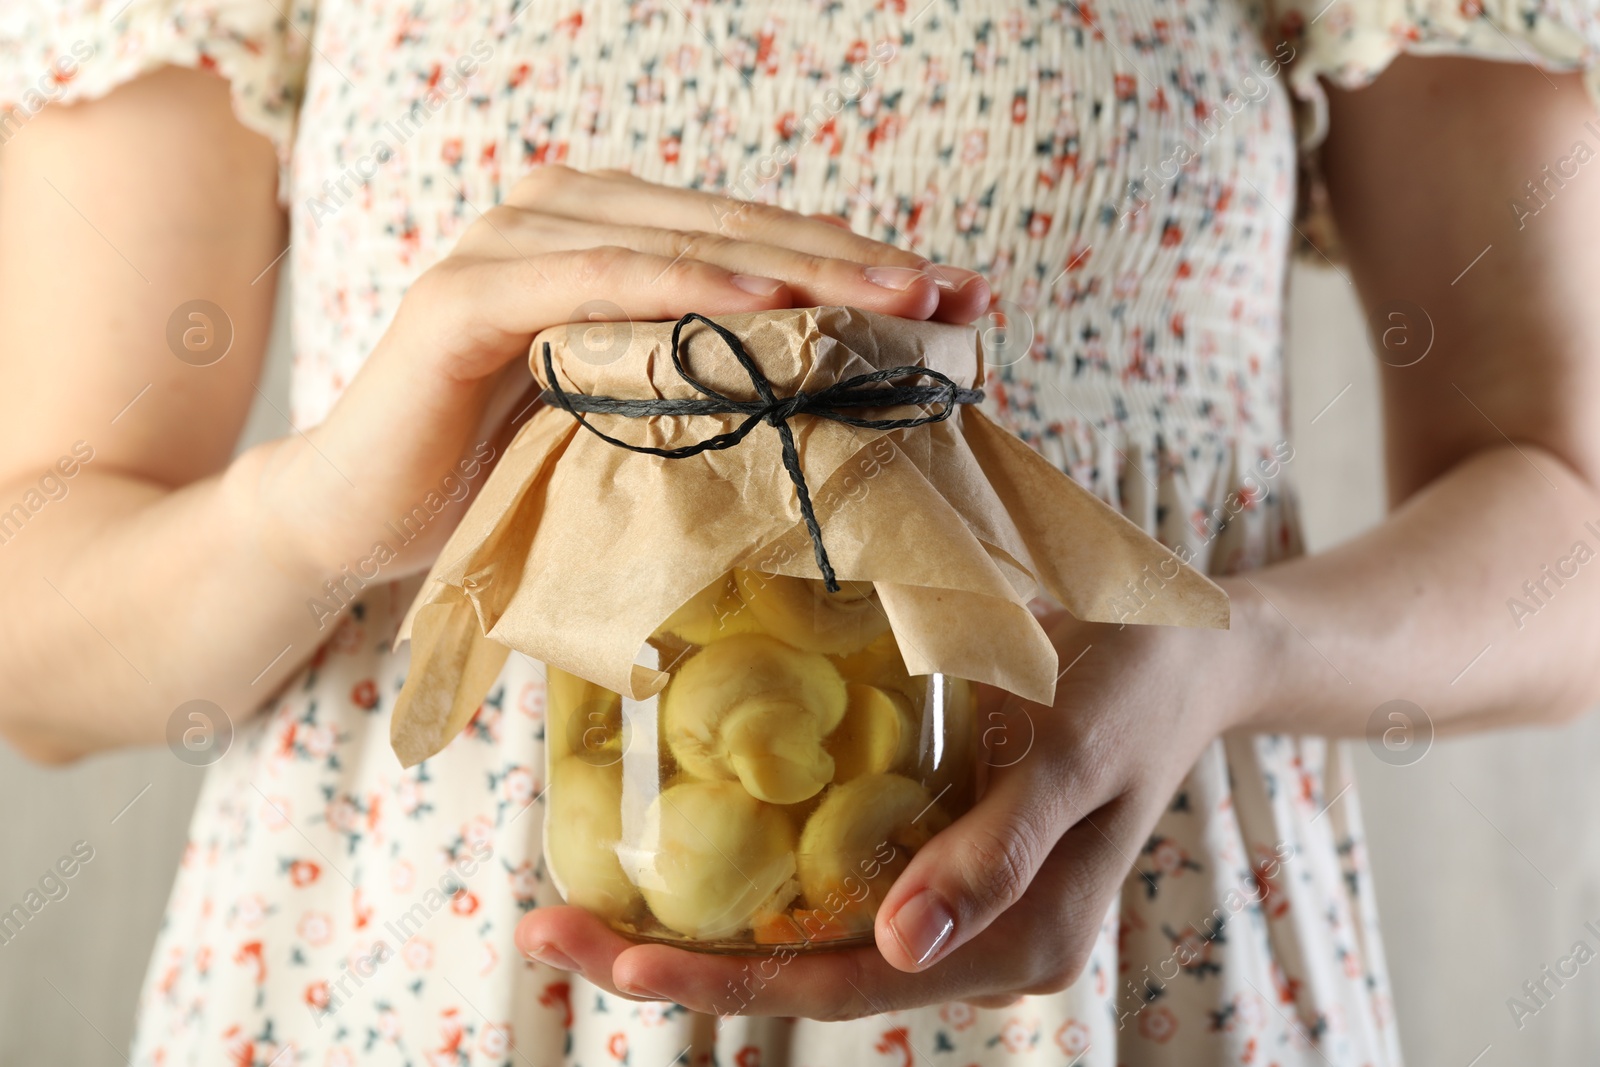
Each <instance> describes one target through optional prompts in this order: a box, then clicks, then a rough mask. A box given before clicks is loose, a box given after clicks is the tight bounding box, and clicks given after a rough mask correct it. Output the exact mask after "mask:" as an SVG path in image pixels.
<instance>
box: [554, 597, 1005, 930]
mask: <svg viewBox="0 0 1600 1067" xmlns="http://www.w3.org/2000/svg"><path fill="white" fill-rule="evenodd" d="M644 661H646V662H647V665H648V666H651V667H654V668H656V669H658V670H661V671H664V672H665V673H667V674H668V675H669V677H670V680H669V681H668V683H667V686H666V688H665V689H663V690H662V691H661V692H660V694H658V695H657V696H655V697H652V698H650V699H648V700H642V701H633V700H624V699H623V698H622V697H621V696H619V695H618V694H616V693H614V692H611V691H610V690H607V689H603V688H601V687H600V686H598V685H594V684H592V683H590V682H587V681H585V680H584V679H582V678H579V677H577V676H575V675H572V674H568V673H567V672H565V671H562V670H559V669H557V668H555V667H551V668H549V675H548V679H549V686H548V700H547V702H546V706H547V709H548V710H547V719H546V726H545V750H546V753H547V757H546V758H547V760H548V764H547V777H546V782H547V783H548V786H549V791H548V793H547V794H546V798H545V855H546V861H547V866H548V869H549V871H550V875H551V877H552V879H553V881H554V883H555V885H556V888H557V889H558V890H559V891H560V892H561V895H562V897H563V899H564V900H566V901H567V902H568V903H569V904H576V905H579V906H581V907H584V908H586V909H588V910H589V911H591V912H593V913H594V914H596V915H598V916H599V917H601V918H602V919H604V920H605V921H606V922H607V923H609V924H610V925H611V926H612V927H613V928H614V929H616V930H618V931H619V932H621V933H623V934H625V935H626V936H628V937H630V938H634V939H637V940H643V941H661V942H667V943H671V944H676V945H679V946H681V947H685V948H693V949H698V950H702V951H708V952H763V951H770V950H773V949H777V948H781V947H787V948H790V949H794V950H804V949H807V948H836V947H840V946H843V945H848V944H856V943H867V942H871V941H872V938H873V934H872V923H873V916H874V915H875V914H876V913H877V910H878V905H879V904H880V903H881V902H882V900H883V898H884V896H885V894H886V893H887V892H888V890H889V887H890V886H891V885H892V884H893V883H894V880H895V879H896V878H897V877H898V876H899V874H900V872H901V871H903V870H905V867H906V864H907V863H908V862H909V861H910V858H911V856H912V855H913V854H914V853H915V852H916V851H917V850H918V849H919V848H921V847H922V846H923V844H925V843H926V842H927V841H928V839H929V838H930V837H932V836H933V835H934V834H935V833H937V832H938V831H939V830H941V829H943V828H944V827H945V826H948V825H949V823H950V821H951V820H952V819H953V818H955V817H956V816H958V815H960V814H962V813H963V812H965V811H966V810H967V809H968V808H969V807H971V805H972V802H973V770H974V767H975V762H976V747H977V741H978V738H977V715H976V707H975V694H974V692H973V687H972V685H971V683H969V682H966V681H963V680H960V679H956V678H950V677H947V676H945V675H940V674H934V675H923V676H912V675H909V674H907V672H906V668H905V665H904V661H903V659H902V658H901V655H900V649H899V647H898V646H897V645H896V643H895V638H894V635H893V633H891V632H890V629H889V621H888V618H887V616H885V614H884V612H883V609H882V607H881V606H880V605H879V603H878V598H877V594H876V592H875V591H874V590H873V587H872V585H871V583H867V582H844V583H841V589H840V591H839V592H838V593H829V592H828V591H827V589H826V587H825V586H824V585H823V583H822V582H821V581H818V580H813V579H807V578H793V577H788V576H785V575H772V574H766V573H762V572H758V571H755V570H735V571H733V572H732V573H730V574H728V575H726V576H724V577H723V578H721V579H719V580H718V581H717V582H715V583H713V584H712V585H711V586H710V587H708V588H707V589H705V590H704V591H703V592H701V593H700V594H699V595H697V596H696V597H695V598H693V599H692V600H690V601H689V602H688V603H687V604H685V605H683V606H682V607H681V608H679V609H678V611H677V612H676V613H674V614H673V616H672V617H671V618H670V619H668V620H667V621H666V623H664V624H663V625H662V627H661V629H660V630H659V631H658V632H657V633H656V634H655V635H654V636H653V637H652V638H651V639H650V642H649V646H648V648H647V649H646V650H645V652H644Z"/></svg>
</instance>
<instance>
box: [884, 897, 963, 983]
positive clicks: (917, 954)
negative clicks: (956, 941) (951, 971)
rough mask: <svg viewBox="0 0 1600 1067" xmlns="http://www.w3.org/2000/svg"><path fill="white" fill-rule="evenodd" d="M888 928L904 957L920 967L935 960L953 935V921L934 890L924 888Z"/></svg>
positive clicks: (905, 905) (895, 916) (908, 902)
mask: <svg viewBox="0 0 1600 1067" xmlns="http://www.w3.org/2000/svg"><path fill="white" fill-rule="evenodd" d="M889 929H890V930H892V931H894V939H895V940H896V941H898V942H900V947H901V948H902V949H904V950H905V953H906V955H907V956H910V957H911V958H912V959H913V960H915V961H916V962H917V966H918V967H919V968H920V967H927V966H929V965H931V964H932V963H933V962H934V961H935V960H936V959H938V957H939V955H940V953H941V952H942V950H943V949H944V947H945V946H946V945H947V944H949V942H950V935H951V934H952V933H954V932H955V929H956V920H955V916H953V915H951V914H950V908H949V907H948V906H947V905H946V904H945V902H944V901H942V900H940V899H939V897H938V895H937V894H936V893H934V891H933V890H931V889H924V890H923V891H922V892H920V893H918V894H917V895H916V896H914V897H912V898H911V899H910V900H909V901H907V902H906V903H905V904H904V905H903V906H902V907H901V908H900V910H899V911H897V912H895V913H894V918H893V919H890V920H889Z"/></svg>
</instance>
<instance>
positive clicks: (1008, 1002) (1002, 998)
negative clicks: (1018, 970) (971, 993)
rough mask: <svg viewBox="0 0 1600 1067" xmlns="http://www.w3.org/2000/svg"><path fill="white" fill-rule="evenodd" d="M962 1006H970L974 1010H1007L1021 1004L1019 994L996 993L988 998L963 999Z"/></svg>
mask: <svg viewBox="0 0 1600 1067" xmlns="http://www.w3.org/2000/svg"><path fill="white" fill-rule="evenodd" d="M961 1002H962V1003H963V1004H971V1005H972V1006H973V1007H974V1008H1009V1007H1011V1006H1012V1005H1014V1004H1020V1003H1022V994H1021V993H996V994H995V995H994V996H990V997H965V998H963V999H962V1001H961Z"/></svg>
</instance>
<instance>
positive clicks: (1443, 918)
mask: <svg viewBox="0 0 1600 1067" xmlns="http://www.w3.org/2000/svg"><path fill="white" fill-rule="evenodd" d="M1291 294H1292V301H1291V310H1290V337H1291V340H1290V345H1289V352H1290V363H1291V375H1290V377H1291V382H1292V385H1293V391H1292V392H1293V412H1294V420H1293V423H1294V437H1293V440H1294V443H1295V450H1296V452H1295V458H1294V460H1293V462H1292V463H1291V464H1290V467H1289V470H1290V472H1291V474H1292V476H1293V478H1294V479H1295V481H1296V483H1297V484H1298V486H1299V488H1300V492H1301V494H1302V498H1303V501H1304V505H1305V512H1306V518H1307V529H1308V536H1309V539H1310V542H1311V547H1312V549H1313V550H1315V549H1317V548H1321V547H1325V546H1327V545H1330V544H1333V543H1335V542H1337V541H1340V540H1343V539H1345V538H1348V537H1350V536H1352V535H1354V534H1356V533H1358V532H1360V531H1361V530H1363V529H1365V528H1366V527H1368V526H1370V525H1371V524H1372V523H1374V522H1376V521H1377V520H1378V518H1379V517H1380V515H1381V514H1382V508H1383V491H1382V469H1381V465H1380V462H1379V437H1378V425H1379V420H1378V409H1377V398H1376V389H1375V374H1374V371H1373V364H1372V357H1371V355H1370V354H1369V350H1368V346H1367V342H1366V340H1365V338H1364V334H1363V329H1362V326H1361V323H1360V319H1359V317H1358V314H1357V312H1356V308H1355V301H1354V299H1353V296H1352V294H1351V292H1350V289H1349V286H1348V285H1347V284H1346V282H1345V281H1344V280H1343V278H1342V277H1341V276H1339V275H1338V274H1336V273H1334V272H1332V271H1328V270H1324V269H1318V268H1297V269H1296V272H1295V274H1294V278H1293V282H1292V286H1291ZM280 318H281V317H280ZM280 326H281V321H280ZM279 333H280V342H281V330H280V331H279ZM274 351H275V352H276V353H277V355H276V357H275V359H274V361H273V365H272V367H271V368H270V370H269V372H268V383H267V384H266V386H265V389H266V392H267V393H268V394H269V395H271V396H273V398H274V402H275V403H276V404H277V405H278V407H279V408H286V406H287V405H286V402H285V401H284V400H283V399H282V398H283V396H284V385H285V375H286V370H287V367H286V364H287V360H286V359H284V358H283V352H284V347H283V345H282V344H281V343H279V344H277V345H276V346H275V349H274ZM1434 358H1436V357H1434ZM1347 386H1348V388H1346V387H1347ZM1330 404H1331V406H1330ZM257 408H258V410H257V411H256V413H255V415H254V416H253V417H252V422H251V427H250V431H249V433H250V435H251V437H252V438H253V439H259V438H260V437H263V436H273V435H276V434H279V433H282V432H284V430H285V427H284V425H283V422H282V419H281V418H280V417H279V416H278V415H277V414H275V413H274V412H273V411H272V409H271V408H269V407H267V406H265V405H263V404H259V403H258V405H257ZM1596 518H1600V516H1596ZM1463 533H1464V534H1465V535H1466V536H1468V537H1470V536H1471V531H1470V530H1466V531H1463ZM1507 595H1510V594H1509V593H1508V594H1507ZM1484 610H1485V611H1497V610H1503V606H1502V605H1501V604H1500V603H1498V602H1496V603H1489V604H1485V605H1484ZM197 652H203V650H197ZM1396 654H1403V652H1401V651H1399V650H1397V653H1396ZM1492 654H1493V653H1492V652H1491V655H1492ZM1470 679H1471V676H1470V673H1469V674H1468V675H1467V677H1466V678H1464V679H1463V680H1462V683H1461V684H1470ZM1395 695H1396V696H1397V697H1403V696H1405V695H1406V694H1395ZM1354 747H1355V749H1356V751H1357V755H1358V764H1359V779H1360V784H1359V795H1360V804H1361V805H1362V808H1363V809H1364V811H1365V815H1366V821H1367V827H1368V831H1369V836H1370V839H1371V851H1372V857H1371V859H1372V867H1373V868H1374V871H1375V873H1376V878H1377V889H1378V901H1379V907H1380V911H1381V915H1382V921H1383V928H1384V934H1385V937H1386V939H1387V943H1388V952H1389V962H1390V968H1391V970H1392V972H1393V976H1394V983H1395V1000H1396V1004H1395V1010H1396V1012H1397V1013H1398V1016H1399V1019H1400V1027H1401V1034H1402V1040H1403V1043H1404V1045H1405V1049H1406V1054H1407V1057H1408V1059H1409V1061H1410V1063H1411V1064H1412V1065H1413V1067H1469V1065H1470V1067H1499V1065H1505V1067H1511V1065H1523V1064H1541V1065H1565V1064H1577V1063H1584V1062H1589V1061H1591V1060H1593V1059H1594V1058H1595V1055H1594V1050H1596V1049H1600V1011H1597V1010H1596V1008H1597V1006H1600V960H1597V961H1596V962H1594V963H1591V964H1589V965H1588V966H1587V967H1584V968H1583V969H1582V970H1580V971H1579V973H1578V975H1577V977H1575V978H1573V979H1571V980H1570V981H1568V982H1567V983H1566V985H1565V986H1564V987H1563V988H1561V989H1559V990H1556V992H1555V996H1554V997H1553V998H1552V999H1551V1001H1550V1003H1549V1005H1548V1007H1545V1008H1543V1009H1542V1010H1541V1011H1540V1012H1539V1013H1538V1014H1537V1015H1536V1016H1534V1017H1532V1018H1527V1019H1524V1020H1523V1022H1524V1025H1523V1027H1522V1029H1521V1030H1520V1031H1519V1030H1518V1029H1517V1027H1516V1026H1514V1025H1513V1023H1512V1019H1511V1014H1510V1012H1509V1010H1508V1009H1507V1006H1506V1000H1507V998H1508V997H1511V996H1513V995H1517V994H1518V993H1519V987H1520V986H1521V984H1522V983H1523V982H1524V981H1525V980H1528V979H1532V978H1535V977H1537V974H1538V971H1539V969H1540V968H1541V967H1543V966H1545V965H1546V964H1551V965H1554V963H1555V961H1556V960H1557V959H1558V958H1559V957H1561V956H1563V955H1565V954H1566V953H1568V952H1569V951H1570V950H1571V947H1572V945H1573V943H1574V942H1575V941H1577V940H1579V939H1583V940H1586V941H1587V942H1588V943H1589V945H1590V947H1591V948H1593V949H1596V950H1600V938H1597V937H1596V936H1595V935H1593V934H1590V933H1588V932H1587V931H1586V930H1585V929H1584V928H1583V926H1584V923H1585V922H1586V921H1589V920H1595V921H1596V927H1597V928H1600V834H1596V833H1595V832H1594V831H1595V828H1596V825H1597V822H1600V819H1597V813H1600V776H1597V775H1592V774H1590V773H1589V769H1590V764H1591V763H1592V762H1593V760H1594V758H1595V756H1596V755H1597V754H1600V718H1597V717H1595V716H1590V717H1589V718H1587V719H1585V720H1583V721H1581V722H1579V723H1577V724H1575V725H1573V726H1571V727H1569V728H1566V729H1563V730H1559V731H1517V732H1510V733H1500V734H1495V735H1492V736H1483V737H1478V738H1473V739H1468V740H1457V741H1451V742H1441V743H1439V744H1437V745H1435V746H1434V748H1433V749H1432V751H1430V752H1429V753H1428V754H1427V755H1426V756H1425V757H1424V758H1423V759H1422V760H1421V762H1419V763H1417V764H1415V765H1413V766H1410V767H1390V766H1386V765H1384V764H1382V763H1379V762H1378V761H1377V760H1376V759H1374V758H1373V757H1372V756H1371V755H1370V754H1369V753H1368V752H1367V749H1366V746H1365V745H1364V744H1362V743H1361V742H1359V741H1358V742H1355V743H1354ZM199 781H200V772H199V771H196V770H193V769H191V768H189V767H186V766H184V765H183V764H181V763H179V762H178V761H177V760H176V759H174V758H173V757H172V756H171V755H170V754H169V753H168V752H167V751H166V750H165V749H156V750H154V751H141V752H130V753H123V754H118V755H113V756H105V757H100V758H96V759H93V760H90V761H87V762H85V763H83V764H80V765H78V766H75V767H71V768H68V769H65V770H43V769H40V768H37V767H33V766H30V765H28V764H26V763H24V762H23V761H22V760H20V759H18V758H17V757H16V756H15V755H13V754H12V753H11V752H9V751H8V750H5V749H4V748H3V747H0V811H4V812H5V813H6V816H7V817H6V818H4V819H3V820H0V911H4V910H6V909H8V908H9V907H10V906H11V904H13V903H16V902H18V901H20V900H21V898H22V896H23V894H24V893H26V892H27V890H28V888H29V887H30V886H31V885H32V884H34V883H35V882H36V881H37V880H38V878H39V876H40V875H41V874H43V873H44V872H45V870H46V869H47V868H48V867H50V866H51V865H52V864H53V863H54V862H55V861H56V859H57V858H58V857H60V856H61V855H63V854H65V853H66V852H67V851H68V850H69V849H70V848H71V847H72V844H73V842H75V841H78V840H84V841H87V842H89V843H90V844H91V845H92V846H93V848H94V850H95V856H94V859H93V860H92V861H91V862H90V863H89V864H88V865H87V866H86V867H85V868H84V869H83V870H82V872H81V873H80V874H78V875H77V877H75V878H74V879H72V881H71V882H70V883H69V884H70V887H71V890H70V893H69V895H68V896H67V897H66V898H65V899H63V900H61V901H58V902H55V903H52V904H50V905H48V906H47V907H46V908H45V909H44V910H43V911H42V912H41V913H40V914H39V916H38V917H37V918H36V919H35V920H34V921H33V922H32V923H30V924H29V925H28V926H27V927H26V928H25V929H24V930H23V931H22V934H21V936H19V937H18V938H17V939H16V940H15V941H14V942H13V943H11V944H7V945H0V1064H3V1065H7V1067H9V1065H13V1064H16V1065H21V1064H28V1065H34V1064H73V1065H81V1067H101V1065H106V1067H109V1065H113V1064H118V1063H122V1062H124V1057H125V1054H126V1052H127V1049H128V1045H129V1040H130V1037H131V1033H132V1028H133V1012H134V998H135V995H136V992H137V989H138V986H139V983H140V981H141V979H142V976H143V973H144V969H145V966H146V963H147V957H148V954H149V952H150V946H151V944H152V941H153V939H154V937H155V934H156V928H157V925H158V924H159V922H160V917H161V910H162V906H163V904H164V902H165V898H166V894H167V890H168V887H169V885H170V883H171V879H172V874H173V871H174V869H175V866H176V864H177V860H178V855H179V853H180V851H181V850H182V847H183V840H184V832H185V827H186V824H187V822H188V817H189V811H190V809H191V807H192V805H193V804H194V798H195V794H196V790H197V788H198V785H199ZM1350 799H1351V798H1350V797H1348V796H1347V797H1346V798H1345V799H1343V800H1341V801H1339V802H1340V803H1349V802H1350ZM130 802H131V806H129V805H130ZM1552 883H1553V884H1552ZM1551 988H1554V986H1553V985H1552V987H1551ZM538 1067H544V1065H542V1064H541V1065H538Z"/></svg>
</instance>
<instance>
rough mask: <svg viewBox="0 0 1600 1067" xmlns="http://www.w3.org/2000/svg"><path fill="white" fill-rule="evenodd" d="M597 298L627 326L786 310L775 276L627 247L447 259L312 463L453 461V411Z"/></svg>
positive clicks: (412, 298) (468, 404)
mask: <svg viewBox="0 0 1600 1067" xmlns="http://www.w3.org/2000/svg"><path fill="white" fill-rule="evenodd" d="M598 298H605V299H606V300H608V301H609V302H611V303H612V304H614V305H616V306H617V307H618V309H619V311H620V314H621V315H622V316H623V317H625V318H626V319H629V320H639V321H647V322H660V321H670V320H673V319H677V318H679V317H681V316H682V315H683V314H684V313H686V312H689V311H698V312H701V313H702V314H706V315H730V314H736V313H738V312H745V311H762V310H770V309H774V308H780V307H789V306H791V305H790V299H789V292H788V289H787V288H786V287H785V286H784V284H783V283H782V282H780V281H778V280H776V279H770V278H768V279H760V278H746V277H743V276H740V275H737V274H735V273H734V272H732V271H729V270H726V269H724V268H722V267H718V266H715V265H714V264H710V263H703V262H701V261H699V260H693V259H685V260H680V261H678V262H673V261H671V260H669V259H665V258H663V257H661V256H650V255H645V254H642V253H638V252H633V251H631V250H628V249H621V248H596V249H590V250H588V251H583V252H560V253H553V254H551V255H545V256H529V257H526V258H524V257H517V258H512V259H505V260H487V259H473V258H467V257H454V256H452V257H450V258H449V259H446V260H445V261H443V262H442V263H440V264H439V265H438V266H436V267H435V268H433V269H432V270H429V271H428V272H427V273H425V274H424V275H423V276H422V277H421V278H419V279H418V280H417V282H416V283H415V284H414V285H413V286H412V289H411V292H409V293H408V294H407V296H406V300H405V301H403V302H402V303H401V306H400V311H399V313H398V314H397V315H396V317H395V321H394V324H393V326H392V327H391V328H390V331H389V333H388V334H386V335H385V338H384V343H383V345H382V346H381V347H380V349H379V351H377V352H374V354H373V358H371V359H369V360H368V361H367V364H366V365H365V366H364V367H363V368H362V373H361V374H359V375H357V376H356V377H355V378H354V379H352V381H351V383H350V385H349V387H348V388H347V389H346V390H345V392H344V394H343V395H342V396H341V397H340V399H339V403H340V405H341V406H342V407H343V408H344V409H347V410H350V411H354V412H363V413H364V415H363V416H362V417H357V416H354V415H352V416H351V417H349V418H344V419H338V420H335V419H330V420H328V421H327V422H326V423H325V424H324V425H323V426H322V427H319V436H318V439H317V449H318V453H319V456H320V457H321V458H323V459H324V460H326V462H327V463H329V464H331V465H332V466H333V467H334V468H335V469H340V470H343V469H346V468H345V466H344V464H345V463H347V462H348V463H352V464H357V463H358V461H359V464H358V466H364V467H365V468H368V469H370V468H372V467H373V466H374V465H379V466H380V467H382V468H384V469H387V470H388V471H390V472H391V473H392V472H394V471H411V470H416V469H428V468H427V464H429V463H433V462H436V459H437V457H438V456H440V455H455V454H457V452H459V451H460V449H461V448H462V447H464V445H465V444H466V442H465V441H464V439H463V438H464V435H465V433H466V432H468V431H469V430H470V427H466V426H463V425H462V424H461V421H460V418H459V413H460V412H461V411H463V410H472V411H474V412H476V411H478V410H480V409H481V407H482V406H483V403H484V402H485V401H486V400H487V398H488V397H487V394H488V392H489V391H490V390H492V386H493V379H494V377H495V375H496V374H497V372H498V371H499V370H500V369H501V368H502V367H505V366H506V365H507V364H510V363H511V362H512V361H514V360H520V359H527V358H528V346H529V343H530V341H531V339H532V336H533V335H534V334H535V333H537V332H538V331H540V330H542V329H544V328H545V327H547V326H552V325H559V324H561V323H564V322H569V321H572V319H573V317H574V316H575V315H577V314H578V313H579V312H580V311H581V310H582V309H583V307H584V305H585V304H586V303H589V302H592V301H594V300H596V299H598ZM372 425H392V426H395V427H396V428H397V432H396V433H395V434H393V435H392V436H391V437H390V438H388V439H387V440H386V441H385V442H384V444H385V447H384V448H383V449H382V450H380V454H373V452H374V450H373V448H372V441H371V437H370V432H369V431H368V430H367V429H366V427H369V426H372ZM401 428H403V432H399V430H400V429H401ZM380 473H381V472H380Z"/></svg>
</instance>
